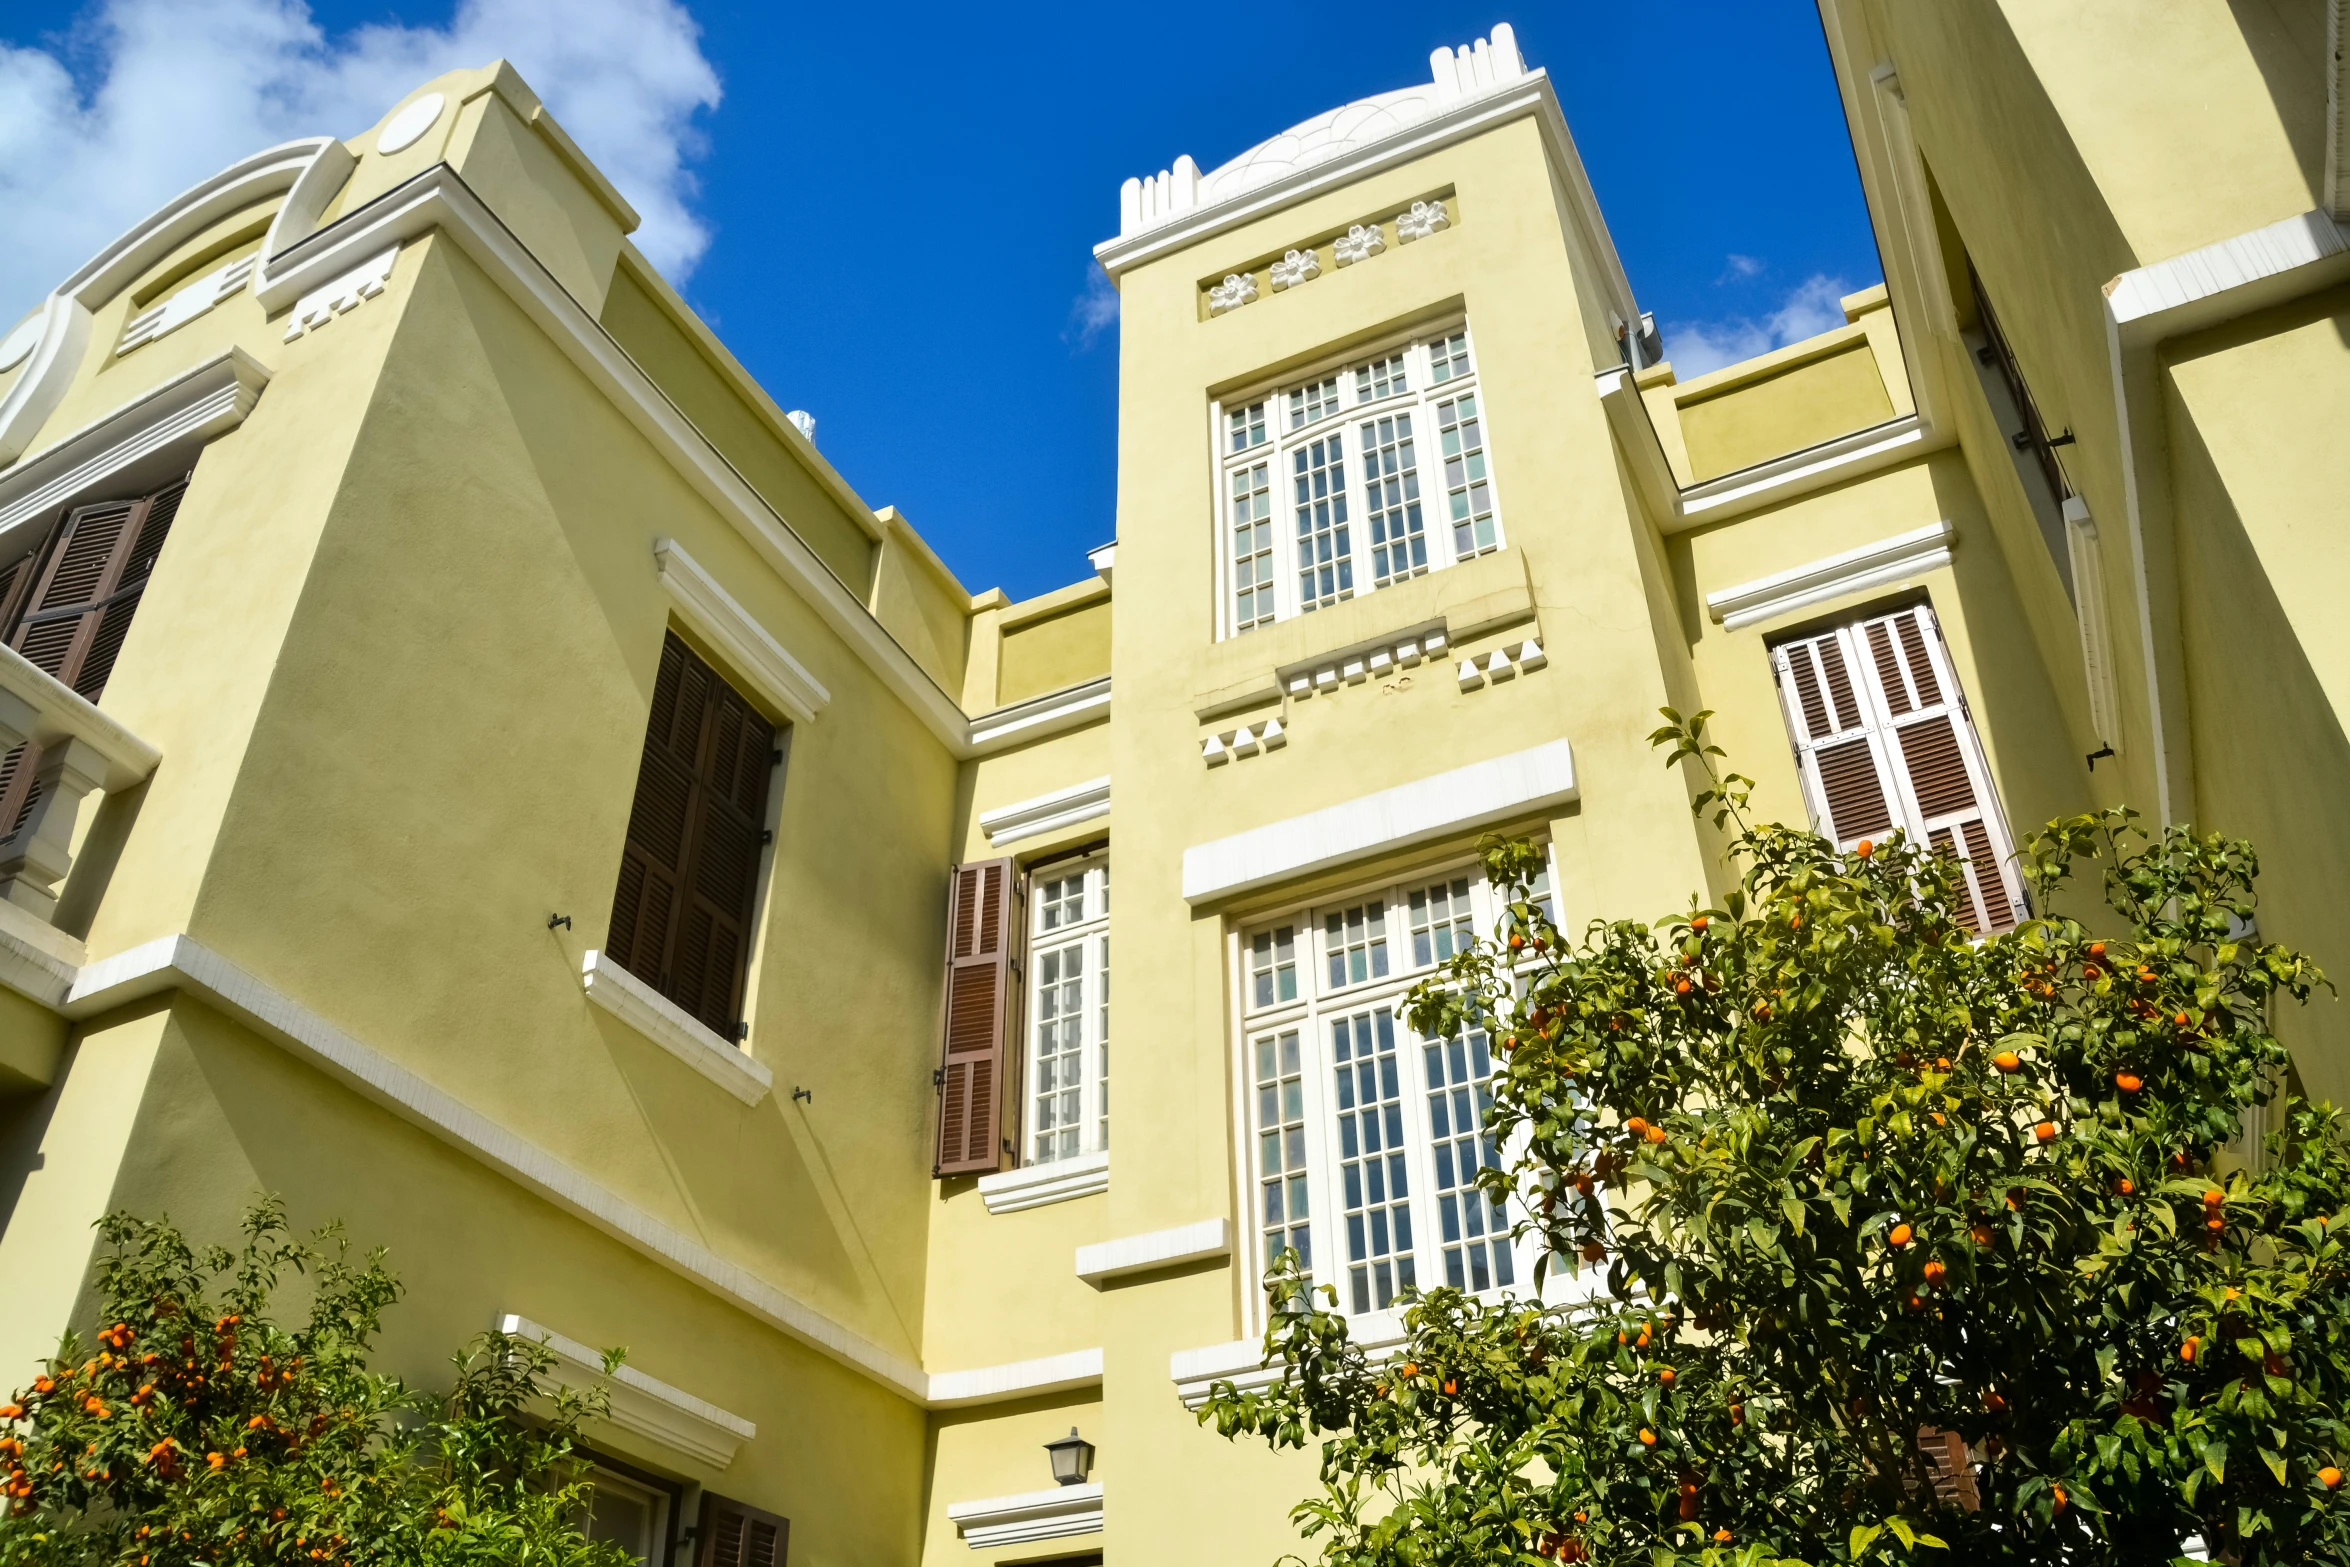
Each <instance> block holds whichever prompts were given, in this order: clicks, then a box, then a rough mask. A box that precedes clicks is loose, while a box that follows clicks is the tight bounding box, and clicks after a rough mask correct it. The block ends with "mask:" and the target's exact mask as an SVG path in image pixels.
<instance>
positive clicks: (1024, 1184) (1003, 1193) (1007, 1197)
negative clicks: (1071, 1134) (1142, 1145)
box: [979, 1149, 1110, 1213]
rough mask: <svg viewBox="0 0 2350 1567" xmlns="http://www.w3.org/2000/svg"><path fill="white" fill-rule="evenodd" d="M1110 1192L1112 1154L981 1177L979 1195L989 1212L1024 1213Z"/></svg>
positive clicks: (1090, 1155)
mask: <svg viewBox="0 0 2350 1567" xmlns="http://www.w3.org/2000/svg"><path fill="white" fill-rule="evenodd" d="M1109 1189H1110V1155H1109V1152H1108V1151H1107V1150H1106V1149H1105V1150H1104V1151H1103V1152H1101V1153H1088V1154H1079V1155H1078V1156H1077V1157H1075V1158H1074V1159H1055V1160H1053V1161H1052V1162H1051V1163H1049V1164H1031V1165H1024V1166H1022V1167H1021V1168H1019V1169H1017V1170H998V1171H997V1172H996V1173H995V1174H993V1175H983V1176H981V1177H980V1178H979V1196H980V1199H981V1200H982V1201H984V1202H985V1203H986V1204H987V1211H988V1212H989V1213H1021V1212H1024V1211H1026V1210H1027V1209H1030V1208H1042V1207H1046V1206H1048V1205H1050V1204H1052V1203H1056V1202H1069V1201H1071V1200H1073V1199H1075V1198H1078V1197H1098V1196H1100V1195H1101V1194H1102V1193H1103V1192H1106V1191H1108V1190H1109Z"/></svg>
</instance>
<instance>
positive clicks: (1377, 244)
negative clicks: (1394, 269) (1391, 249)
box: [1330, 223, 1387, 267]
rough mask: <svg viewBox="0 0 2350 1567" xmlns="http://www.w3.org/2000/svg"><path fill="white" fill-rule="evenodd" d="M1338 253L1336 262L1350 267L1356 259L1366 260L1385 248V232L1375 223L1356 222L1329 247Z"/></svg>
mask: <svg viewBox="0 0 2350 1567" xmlns="http://www.w3.org/2000/svg"><path fill="white" fill-rule="evenodd" d="M1330 248H1331V249H1332V250H1334V251H1336V252H1337V253H1338V264H1339V265H1340V266H1342V267H1351V266H1353V265H1354V264H1355V263H1356V262H1358V261H1368V260H1370V259H1371V258H1372V257H1373V256H1376V255H1378V254H1379V253H1380V252H1381V251H1383V250H1385V249H1386V248H1387V234H1386V231H1385V230H1383V229H1381V228H1380V227H1379V225H1378V224H1376V223H1357V224H1353V225H1352V226H1350V227H1349V228H1348V229H1347V231H1346V232H1345V233H1344V234H1342V235H1340V236H1339V237H1338V241H1337V243H1335V244H1333V245H1332V246H1331V247H1330Z"/></svg>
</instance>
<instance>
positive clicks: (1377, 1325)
mask: <svg viewBox="0 0 2350 1567" xmlns="http://www.w3.org/2000/svg"><path fill="white" fill-rule="evenodd" d="M1347 1334H1348V1337H1350V1338H1351V1339H1352V1340H1353V1341H1354V1342H1355V1344H1357V1345H1358V1346H1360V1347H1361V1348H1362V1349H1363V1350H1364V1351H1366V1352H1367V1353H1370V1354H1374V1355H1375V1354H1377V1353H1378V1352H1379V1351H1381V1350H1391V1349H1394V1348H1395V1347H1396V1346H1397V1345H1399V1344H1401V1343H1402V1342H1403V1341H1404V1339H1405V1338H1406V1337H1408V1335H1407V1334H1406V1333H1405V1332H1404V1325H1403V1313H1401V1312H1399V1311H1374V1312H1369V1313H1367V1314H1365V1315H1363V1316H1359V1317H1350V1318H1348V1319H1347ZM1288 1372H1289V1366H1288V1364H1287V1362H1285V1361H1281V1360H1275V1361H1274V1362H1273V1363H1272V1364H1270V1365H1267V1364H1266V1363H1265V1341H1264V1340H1263V1339H1261V1338H1249V1339H1236V1340H1234V1341H1233V1342H1232V1343H1229V1344H1209V1345H1206V1346H1203V1347H1202V1348H1199V1349H1179V1350H1177V1351H1175V1353H1174V1354H1172V1355H1170V1356H1168V1357H1167V1374H1168V1375H1169V1376H1171V1377H1172V1378H1174V1380H1175V1394H1176V1396H1177V1397H1178V1398H1180V1399H1182V1400H1183V1407H1184V1408H1186V1409H1193V1410H1196V1409H1198V1408H1199V1407H1200V1406H1201V1405H1202V1404H1205V1403H1206V1402H1207V1401H1208V1395H1209V1394H1210V1393H1212V1392H1214V1391H1215V1387H1216V1384H1217V1383H1219V1382H1229V1383H1231V1384H1232V1385H1233V1386H1234V1387H1236V1388H1238V1389H1239V1390H1240V1391H1241V1392H1243V1393H1260V1392H1263V1391H1264V1390H1265V1389H1266V1388H1269V1387H1271V1386H1273V1385H1274V1384H1275V1383H1277V1382H1279V1381H1280V1380H1281V1379H1282V1378H1283V1377H1284V1376H1286V1375H1288Z"/></svg>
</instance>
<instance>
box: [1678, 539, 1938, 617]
mask: <svg viewBox="0 0 2350 1567" xmlns="http://www.w3.org/2000/svg"><path fill="white" fill-rule="evenodd" d="M1957 533H1958V530H1957V529H1956V528H1954V527H1952V526H1951V524H1950V522H1949V521H1948V520H1947V519H1945V520H1943V521H1941V522H1933V523H1928V524H1927V525H1926V526H1925V527H1922V528H1913V529H1911V530H1910V531H1909V532H1907V533H1896V534H1895V535H1893V536H1892V537H1891V538H1889V539H1879V540H1877V541H1876V542H1875V543H1874V544H1863V545H1861V546H1860V547H1859V548H1858V549H1849V550H1845V551H1843V552H1842V553H1840V554H1835V555H1830V556H1828V557H1827V558H1826V559H1824V560H1815V561H1812V562H1810V563H1808V564H1806V565H1802V566H1796V567H1792V568H1790V569H1789V570H1786V571H1780V572H1773V573H1772V574H1771V575H1770V576H1767V577H1757V578H1756V579H1755V580H1754V581H1752V582H1741V583H1739V584H1738V585H1737V586H1736V587H1731V588H1723V589H1721V590H1720V591H1718V592H1714V593H1708V594H1707V595H1706V596H1705V608H1706V613H1707V614H1709V615H1711V616H1712V617H1713V618H1714V619H1715V620H1716V621H1718V622H1720V623H1721V624H1722V625H1723V626H1724V627H1725V628H1727V629H1729V630H1731V631H1736V630H1737V629H1739V628H1740V627H1741V626H1751V625H1753V624H1755V623H1756V622H1757V621H1763V620H1771V619H1775V618H1776V617H1778V616H1781V615H1786V614H1791V613H1793V612H1794V611H1796V610H1799V609H1805V608H1808V607H1810V606H1811V605H1813V604H1824V603H1826V602H1827V601H1828V600H1829V599H1833V598H1841V597H1843V596H1844V595H1845V594H1847V593H1860V592H1864V591H1866V590H1867V589H1869V588H1877V587H1884V586H1886V585H1887V584H1889V583H1894V582H1899V581H1900V580H1902V579H1903V578H1904V577H1914V576H1916V575H1918V574H1919V573H1920V572H1926V571H1934V570H1938V569H1939V568H1941V567H1944V566H1947V565H1949V564H1950V550H1951V545H1952V542H1953V540H1954V539H1955V538H1956V537H1957Z"/></svg>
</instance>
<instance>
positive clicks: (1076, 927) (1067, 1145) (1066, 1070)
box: [1027, 859, 1110, 1164]
mask: <svg viewBox="0 0 2350 1567" xmlns="http://www.w3.org/2000/svg"><path fill="white" fill-rule="evenodd" d="M1034 885H1035V891H1034V893H1033V894H1032V895H1031V897H1030V898H1029V908H1030V910H1031V911H1032V913H1031V918H1032V919H1033V921H1034V924H1033V926H1032V928H1031V930H1030V932H1029V938H1028V980H1029V983H1028V1094H1027V1099H1028V1162H1029V1163H1031V1164H1048V1163H1050V1162H1052V1161H1053V1160H1055V1159H1069V1158H1074V1157H1076V1156H1077V1155H1079V1154H1087V1153H1099V1152H1100V1151H1102V1150H1103V1149H1105V1148H1107V1147H1108V1146H1109V1132H1110V1108H1109V1066H1110V1063H1109V1051H1110V983H1109V982H1110V931H1109V921H1110V868H1109V862H1108V861H1107V860H1103V859H1093V860H1083V861H1074V862H1071V863H1068V864H1064V865H1058V866H1054V867H1052V868H1050V869H1048V870H1044V871H1040V872H1038V873H1037V875H1036V878H1035V884H1034Z"/></svg>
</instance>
